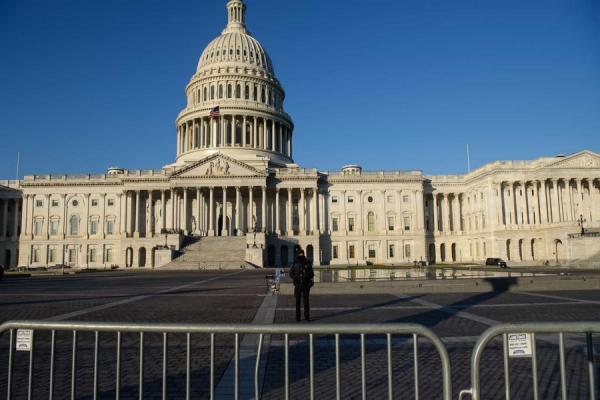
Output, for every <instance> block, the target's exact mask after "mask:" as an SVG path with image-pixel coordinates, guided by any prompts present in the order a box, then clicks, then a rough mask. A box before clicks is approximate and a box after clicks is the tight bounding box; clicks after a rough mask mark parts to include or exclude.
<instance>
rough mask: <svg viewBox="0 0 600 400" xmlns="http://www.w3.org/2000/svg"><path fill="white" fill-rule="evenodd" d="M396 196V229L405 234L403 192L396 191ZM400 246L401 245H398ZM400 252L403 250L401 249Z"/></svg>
mask: <svg viewBox="0 0 600 400" xmlns="http://www.w3.org/2000/svg"><path fill="white" fill-rule="evenodd" d="M394 192H395V194H396V215H397V218H396V224H395V225H394V228H395V229H396V231H399V232H404V219H403V218H402V190H395V191H394ZM398 245H399V246H400V243H399V244H398ZM398 250H401V248H400V247H399V248H398Z"/></svg>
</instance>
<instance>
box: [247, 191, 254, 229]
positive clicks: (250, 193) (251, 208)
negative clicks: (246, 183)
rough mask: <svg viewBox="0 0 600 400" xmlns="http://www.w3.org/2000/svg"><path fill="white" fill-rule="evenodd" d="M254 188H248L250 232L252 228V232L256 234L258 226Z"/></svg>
mask: <svg viewBox="0 0 600 400" xmlns="http://www.w3.org/2000/svg"><path fill="white" fill-rule="evenodd" d="M253 192H254V187H253V186H250V187H249V188H248V230H250V229H251V228H252V232H256V224H255V223H254V199H253V198H252V197H253V194H254V193H253Z"/></svg>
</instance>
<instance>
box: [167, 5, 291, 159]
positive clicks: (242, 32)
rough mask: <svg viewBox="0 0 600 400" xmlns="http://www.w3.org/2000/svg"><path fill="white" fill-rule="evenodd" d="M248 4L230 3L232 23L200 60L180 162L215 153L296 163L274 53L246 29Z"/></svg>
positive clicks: (184, 120)
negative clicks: (274, 62)
mask: <svg viewBox="0 0 600 400" xmlns="http://www.w3.org/2000/svg"><path fill="white" fill-rule="evenodd" d="M245 14H246V4H244V2H243V0H230V1H229V2H228V3H227V16H228V21H227V26H226V27H225V29H224V30H223V31H222V32H221V35H220V36H218V37H217V38H215V39H213V40H212V41H211V42H210V43H209V44H208V46H206V48H205V49H204V51H203V52H202V55H201V56H200V59H199V60H198V67H197V68H196V73H195V74H194V75H193V76H192V79H191V80H190V83H189V84H188V85H187V87H186V97H187V106H186V108H185V109H183V110H182V111H181V112H180V113H179V116H178V117H177V120H176V121H175V124H176V126H177V157H176V164H178V165H181V164H189V163H193V162H196V161H198V160H201V159H204V158H206V157H209V156H211V155H213V154H215V153H222V154H226V155H228V156H230V157H232V158H235V159H238V160H240V161H245V162H251V161H252V160H256V159H261V160H265V159H268V160H269V164H270V165H273V166H285V165H287V164H293V162H294V161H293V159H292V132H293V129H294V124H293V122H292V119H291V118H290V116H289V115H288V114H287V113H286V112H285V111H284V110H283V102H284V99H285V91H284V90H283V88H282V87H281V84H280V82H279V81H278V80H277V78H276V77H275V70H274V68H273V63H272V62H271V58H270V57H269V55H268V54H267V52H266V50H265V49H264V48H263V46H262V45H261V44H260V43H259V42H258V40H256V39H255V38H253V37H252V36H251V34H250V32H249V31H248V29H246V22H245Z"/></svg>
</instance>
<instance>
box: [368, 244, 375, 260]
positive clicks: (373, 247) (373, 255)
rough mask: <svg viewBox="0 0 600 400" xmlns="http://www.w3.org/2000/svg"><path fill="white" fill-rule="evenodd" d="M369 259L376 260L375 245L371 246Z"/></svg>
mask: <svg viewBox="0 0 600 400" xmlns="http://www.w3.org/2000/svg"><path fill="white" fill-rule="evenodd" d="M369 258H375V245H374V244H370V245H369Z"/></svg>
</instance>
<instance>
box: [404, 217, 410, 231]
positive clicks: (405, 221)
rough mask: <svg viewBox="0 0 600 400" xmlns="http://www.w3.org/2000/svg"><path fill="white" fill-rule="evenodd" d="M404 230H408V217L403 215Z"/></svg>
mask: <svg viewBox="0 0 600 400" xmlns="http://www.w3.org/2000/svg"><path fill="white" fill-rule="evenodd" d="M404 230H405V231H410V217H404Z"/></svg>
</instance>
